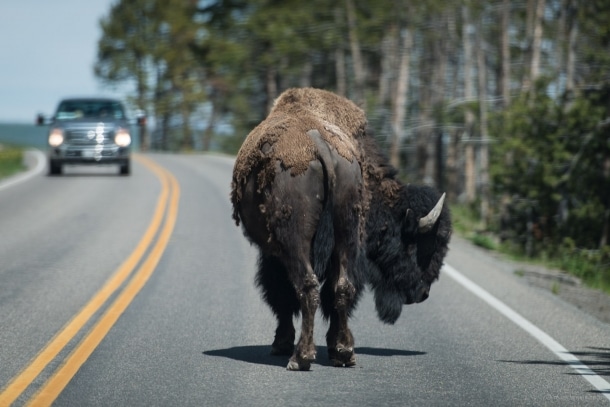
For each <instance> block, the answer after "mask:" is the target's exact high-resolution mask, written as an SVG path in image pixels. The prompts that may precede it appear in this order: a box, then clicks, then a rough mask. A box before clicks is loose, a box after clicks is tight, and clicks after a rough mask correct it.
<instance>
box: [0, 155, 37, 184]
mask: <svg viewBox="0 0 610 407" xmlns="http://www.w3.org/2000/svg"><path fill="white" fill-rule="evenodd" d="M25 153H26V154H33V155H34V156H35V159H36V166H34V168H31V169H29V170H27V171H25V172H22V173H20V174H18V175H14V176H12V177H9V178H7V179H5V180H3V181H0V191H2V190H3V189H6V188H9V187H12V186H13V185H17V184H20V183H22V182H24V181H27V180H29V179H30V178H32V177H33V176H35V175H38V174H39V173H41V172H42V170H44V168H45V165H46V160H45V158H46V157H45V155H44V154H43V153H42V151H40V150H36V149H31V150H26V152H25Z"/></svg>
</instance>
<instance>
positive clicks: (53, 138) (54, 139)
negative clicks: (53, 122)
mask: <svg viewBox="0 0 610 407" xmlns="http://www.w3.org/2000/svg"><path fill="white" fill-rule="evenodd" d="M63 142H64V131H63V130H62V129H53V130H51V132H50V133H49V145H50V146H51V147H59V146H60V145H61V143H63Z"/></svg>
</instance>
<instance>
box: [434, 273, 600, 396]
mask: <svg viewBox="0 0 610 407" xmlns="http://www.w3.org/2000/svg"><path fill="white" fill-rule="evenodd" d="M443 271H444V272H445V274H447V275H448V276H449V277H451V278H452V279H454V280H455V281H456V282H458V283H460V284H461V285H462V286H464V287H465V288H466V289H467V290H469V291H470V292H472V293H473V294H474V295H476V296H477V297H479V298H481V299H482V300H483V301H485V302H486V303H487V304H489V305H490V306H492V307H493V308H495V309H496V310H497V311H499V312H500V313H501V314H502V315H504V316H505V317H506V318H508V319H510V320H511V321H512V322H514V323H515V324H517V325H518V326H519V327H520V328H521V329H523V330H524V331H526V332H527V333H529V334H530V335H532V336H533V337H534V338H536V339H537V340H538V341H539V342H540V343H542V344H543V345H544V346H546V347H547V348H548V349H549V350H550V351H551V352H553V353H554V354H555V355H556V356H557V357H558V358H559V359H561V360H563V361H564V362H566V363H567V364H568V365H569V366H570V367H572V368H573V369H574V370H576V372H577V373H578V374H579V375H581V376H582V377H583V378H585V379H586V380H587V381H588V382H589V383H591V384H592V385H593V387H595V388H596V389H597V390H598V391H599V392H600V394H602V395H603V396H604V397H606V398H607V399H608V400H610V383H608V382H607V381H606V380H604V379H603V378H601V377H600V376H598V375H597V374H596V373H595V372H594V371H593V370H591V368H589V367H588V366H586V365H585V364H584V363H582V362H581V361H580V360H579V359H578V358H577V357H576V356H574V355H572V354H571V353H570V352H569V351H568V350H567V349H566V348H565V347H563V346H562V345H561V344H560V343H559V342H557V341H556V340H555V339H553V338H552V337H551V336H549V335H548V334H547V333H546V332H544V331H543V330H541V329H540V328H538V327H537V326H536V325H534V324H532V323H531V322H530V321H528V320H527V319H525V318H524V317H523V316H521V315H520V314H519V313H517V312H516V311H514V310H513V309H512V308H510V307H509V306H508V305H506V304H504V303H503V302H502V301H500V300H499V299H497V298H496V297H494V296H493V295H491V294H490V293H489V292H487V291H485V290H484V289H483V288H481V287H480V286H479V285H477V284H476V283H474V282H473V281H472V280H470V279H468V278H467V277H466V276H464V275H463V274H462V273H460V272H459V271H457V270H456V269H455V268H453V267H451V266H450V265H448V264H446V263H445V265H444V266H443Z"/></svg>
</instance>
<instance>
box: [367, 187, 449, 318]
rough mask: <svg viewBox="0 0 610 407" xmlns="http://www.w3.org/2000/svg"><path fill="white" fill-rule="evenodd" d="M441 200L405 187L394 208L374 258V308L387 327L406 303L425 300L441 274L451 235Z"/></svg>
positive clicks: (424, 190) (423, 189)
mask: <svg viewBox="0 0 610 407" xmlns="http://www.w3.org/2000/svg"><path fill="white" fill-rule="evenodd" d="M444 200H445V194H443V195H442V196H440V197H439V194H438V193H437V192H436V191H435V190H434V189H432V188H429V187H418V186H407V187H405V190H404V194H403V199H402V200H401V201H402V202H401V204H400V205H397V206H396V207H394V208H393V210H392V212H393V216H392V217H393V218H394V222H393V223H394V225H393V227H389V228H388V229H387V230H386V231H385V232H384V233H383V235H382V236H381V237H382V239H381V241H380V244H379V250H378V251H377V253H375V254H376V258H375V259H374V262H375V264H376V266H377V270H378V273H377V274H376V277H377V278H376V279H374V281H373V288H374V291H375V303H376V309H377V312H378V315H379V318H380V319H381V320H382V321H384V322H386V323H394V322H395V321H396V320H397V319H398V317H399V316H400V314H401V312H402V306H403V305H404V304H414V303H420V302H422V301H425V300H426V299H427V298H428V296H429V295H430V287H431V285H432V283H433V282H434V281H435V280H436V279H437V278H438V276H439V272H440V268H441V266H442V261H443V258H444V256H445V254H446V252H447V244H448V242H449V236H450V234H451V221H450V219H449V213H448V211H447V210H446V209H444V207H443V204H444ZM380 235H381V234H380Z"/></svg>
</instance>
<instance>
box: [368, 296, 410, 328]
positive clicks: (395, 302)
mask: <svg viewBox="0 0 610 407" xmlns="http://www.w3.org/2000/svg"><path fill="white" fill-rule="evenodd" d="M404 303H405V300H404V296H403V295H402V294H401V293H400V292H398V291H395V290H385V289H383V288H381V287H378V288H377V289H376V290H375V309H376V310H377V316H379V319H380V320H381V321H383V322H384V323H386V324H394V323H395V322H396V321H397V320H398V318H399V317H400V313H401V312H402V306H403V304H404Z"/></svg>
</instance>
